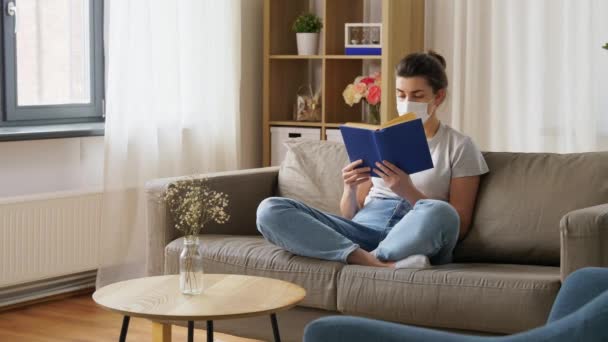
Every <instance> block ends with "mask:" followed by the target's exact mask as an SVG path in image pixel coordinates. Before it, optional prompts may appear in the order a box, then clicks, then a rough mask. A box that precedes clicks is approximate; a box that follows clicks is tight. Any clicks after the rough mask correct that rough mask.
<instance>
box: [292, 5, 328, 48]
mask: <svg viewBox="0 0 608 342" xmlns="http://www.w3.org/2000/svg"><path fill="white" fill-rule="evenodd" d="M322 28H323V22H322V21H321V18H319V17H318V16H317V15H316V14H313V13H304V14H301V15H300V16H298V17H297V18H296V20H295V21H294V22H293V26H292V29H293V31H294V32H296V39H297V42H298V55H316V54H317V50H318V47H319V32H321V29H322Z"/></svg>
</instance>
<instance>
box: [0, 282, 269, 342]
mask: <svg viewBox="0 0 608 342" xmlns="http://www.w3.org/2000/svg"><path fill="white" fill-rule="evenodd" d="M121 325H122V316H120V315H117V314H115V313H112V312H109V311H106V310H104V309H101V308H100V307H98V306H97V305H96V304H95V302H93V300H92V299H91V294H86V295H79V296H76V297H70V298H66V299H61V300H56V301H52V302H46V303H39V304H34V305H32V306H28V307H24V308H19V309H13V310H10V311H6V312H0V341H2V342H26V341H27V342H51V341H52V342H56V341H74V342H76V341H78V342H85V341H86V342H96V341H104V342H106V341H118V336H119V335H120V327H121ZM151 327H152V324H151V322H150V321H148V320H145V319H142V318H131V322H130V324H129V333H128V335H127V341H151V340H152V329H151ZM172 331H173V335H172V340H173V341H186V340H187V329H186V328H184V327H180V326H173V329H172ZM194 340H195V341H206V334H205V331H204V330H198V329H195V331H194ZM215 341H224V342H252V341H257V340H251V339H245V338H240V337H235V336H229V335H225V334H220V333H215Z"/></svg>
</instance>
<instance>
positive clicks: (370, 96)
mask: <svg viewBox="0 0 608 342" xmlns="http://www.w3.org/2000/svg"><path fill="white" fill-rule="evenodd" d="M381 97H382V91H381V90H380V87H379V86H377V85H372V86H371V87H369V90H368V92H367V102H368V103H369V104H370V105H372V106H375V105H377V104H378V103H379V102H380V98H381Z"/></svg>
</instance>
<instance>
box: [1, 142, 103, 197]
mask: <svg viewBox="0 0 608 342" xmlns="http://www.w3.org/2000/svg"><path fill="white" fill-rule="evenodd" d="M102 183H103V137H86V138H68V139H48V140H29V141H10V142H0V198H2V197H13V196H22V195H31V194H39V193H48V192H57V191H70V190H85V189H91V188H100V187H101V186H102Z"/></svg>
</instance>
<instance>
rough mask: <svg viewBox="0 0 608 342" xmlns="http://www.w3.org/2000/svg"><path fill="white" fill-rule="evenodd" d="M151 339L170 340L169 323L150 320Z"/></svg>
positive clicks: (163, 341) (158, 340)
mask: <svg viewBox="0 0 608 342" xmlns="http://www.w3.org/2000/svg"><path fill="white" fill-rule="evenodd" d="M152 341H154V342H171V324H163V323H158V322H152Z"/></svg>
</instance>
